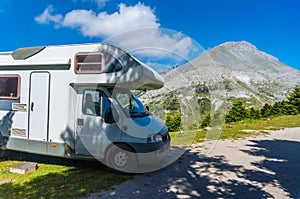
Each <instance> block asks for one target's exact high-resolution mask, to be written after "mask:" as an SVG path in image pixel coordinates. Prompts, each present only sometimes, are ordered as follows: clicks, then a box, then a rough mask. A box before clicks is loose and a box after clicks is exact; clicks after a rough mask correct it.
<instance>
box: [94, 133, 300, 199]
mask: <svg viewBox="0 0 300 199" xmlns="http://www.w3.org/2000/svg"><path fill="white" fill-rule="evenodd" d="M202 145H203V144H202ZM204 145H206V146H210V148H209V150H207V151H206V152H205V153H203V151H202V152H201V149H203V148H204V147H203V146H202V147H197V148H194V149H192V150H189V151H187V152H186V153H185V154H184V155H183V156H182V157H181V158H180V159H178V160H177V161H175V162H174V163H173V164H171V165H170V166H168V167H166V168H164V169H162V170H160V171H157V172H152V173H148V174H143V175H136V176H135V177H134V178H133V179H132V180H129V181H127V182H124V183H122V184H121V185H119V186H117V187H115V188H114V189H111V190H107V191H104V192H102V193H100V194H101V196H102V197H100V198H143V199H146V198H151V199H152V198H220V197H221V198H300V128H293V129H285V130H280V131H272V132H271V133H270V135H265V136H264V135H262V136H258V137H255V138H247V139H243V140H236V141H231V140H225V141H217V142H216V143H213V144H211V145H209V144H207V143H206V144H204ZM98 196H99V193H98V194H95V195H92V196H91V198H97V197H98Z"/></svg>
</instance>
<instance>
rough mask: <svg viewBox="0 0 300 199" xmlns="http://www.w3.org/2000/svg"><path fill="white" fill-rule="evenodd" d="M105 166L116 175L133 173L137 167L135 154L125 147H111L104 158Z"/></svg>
mask: <svg viewBox="0 0 300 199" xmlns="http://www.w3.org/2000/svg"><path fill="white" fill-rule="evenodd" d="M105 161H106V165H107V166H108V167H110V168H111V169H113V170H114V171H116V172H118V173H134V171H135V170H136V169H137V166H138V160H137V157H136V153H135V152H134V151H133V150H132V149H131V148H130V147H128V146H126V145H112V146H110V147H109V149H108V150H107V153H106V156H105Z"/></svg>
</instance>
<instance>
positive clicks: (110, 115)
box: [104, 108, 119, 124]
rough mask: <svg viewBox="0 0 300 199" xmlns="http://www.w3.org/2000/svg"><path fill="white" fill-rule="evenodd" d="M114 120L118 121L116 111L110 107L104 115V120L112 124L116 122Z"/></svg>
mask: <svg viewBox="0 0 300 199" xmlns="http://www.w3.org/2000/svg"><path fill="white" fill-rule="evenodd" d="M116 121H119V115H118V113H117V112H116V111H113V110H112V108H108V109H107V110H106V113H105V116H104V122H105V123H108V124H113V123H116Z"/></svg>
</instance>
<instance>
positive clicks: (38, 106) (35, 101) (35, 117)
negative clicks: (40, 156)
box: [28, 72, 50, 141]
mask: <svg viewBox="0 0 300 199" xmlns="http://www.w3.org/2000/svg"><path fill="white" fill-rule="evenodd" d="M49 81H50V74H49V73H47V72H45V73H41V72H36V73H32V74H31V78H30V97H29V99H30V100H29V110H28V111H29V139H33V140H41V141H47V135H48V115H49V113H48V111H49Z"/></svg>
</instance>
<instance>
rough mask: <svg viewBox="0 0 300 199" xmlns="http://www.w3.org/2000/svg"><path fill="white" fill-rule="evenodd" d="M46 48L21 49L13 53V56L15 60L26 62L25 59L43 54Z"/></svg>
mask: <svg viewBox="0 0 300 199" xmlns="http://www.w3.org/2000/svg"><path fill="white" fill-rule="evenodd" d="M45 48H46V47H45V46H37V47H31V48H19V49H17V50H15V51H14V52H13V54H12V56H13V58H14V59H15V60H25V59H27V58H29V57H32V56H33V55H35V54H37V53H39V52H41V51H42V50H44V49H45Z"/></svg>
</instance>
